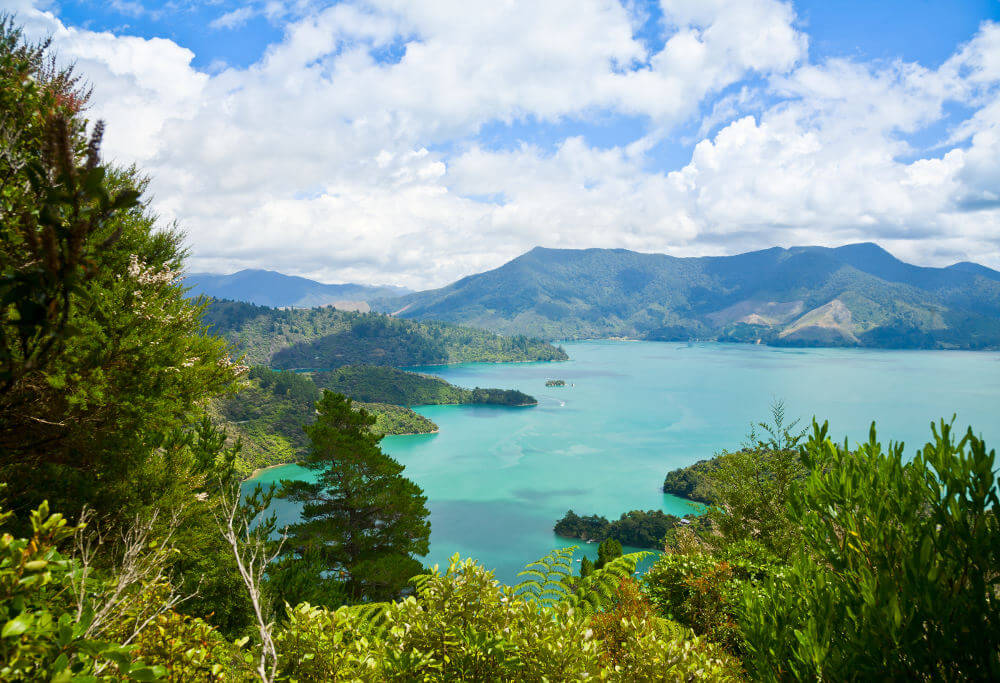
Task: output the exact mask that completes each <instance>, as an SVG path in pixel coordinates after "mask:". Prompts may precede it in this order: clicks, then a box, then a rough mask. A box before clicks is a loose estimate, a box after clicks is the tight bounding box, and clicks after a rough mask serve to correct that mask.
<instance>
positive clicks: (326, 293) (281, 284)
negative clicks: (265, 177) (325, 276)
mask: <svg viewBox="0 0 1000 683" xmlns="http://www.w3.org/2000/svg"><path fill="white" fill-rule="evenodd" d="M184 283H185V285H187V286H188V287H190V294H191V295H192V296H197V295H200V294H201V295H205V296H210V297H213V298H216V299H231V300H233V301H245V302H247V303H252V304H257V305H260V306H273V307H292V308H310V307H314V306H327V305H337V304H340V305H341V306H340V307H341V308H344V309H345V310H347V309H351V310H358V309H359V308H365V307H366V306H367V304H368V303H370V302H371V301H374V300H377V299H387V298H393V297H398V296H402V295H404V294H408V293H409V292H410V290H407V289H404V288H402V287H387V286H373V285H359V284H350V283H347V284H338V285H330V284H324V283H322V282H316V281H315V280H310V279H308V278H304V277H300V276H298V275H285V274H284V273H279V272H277V271H274V270H265V269H261V268H247V269H245V270H241V271H238V272H236V273H232V274H230V275H218V274H214V273H188V274H187V275H186V276H185V278H184ZM362 303H364V304H365V306H361V305H360V304H362Z"/></svg>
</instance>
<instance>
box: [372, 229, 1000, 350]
mask: <svg viewBox="0 0 1000 683" xmlns="http://www.w3.org/2000/svg"><path fill="white" fill-rule="evenodd" d="M377 305H378V306H379V307H381V308H382V309H383V310H387V311H390V312H394V313H395V314H396V315H398V316H402V317H407V318H412V319H417V320H427V319H434V320H444V321H448V322H452V323H460V324H464V325H472V326H475V327H480V328H483V329H487V330H492V331H495V332H499V333H503V334H529V335H535V336H540V337H545V338H550V339H552V338H560V339H573V338H587V337H611V336H627V337H635V338H642V339H651V340H664V341H670V340H690V339H717V340H723V341H737V342H757V341H760V342H763V343H769V344H778V345H789V346H810V345H823V346H831V345H832V346H867V347H893V348H965V349H982V348H996V347H998V346H1000V273H997V272H996V271H993V270H990V269H989V268H985V267H983V266H977V265H976V264H956V265H955V266H952V267H949V268H922V267H918V266H913V265H910V264H907V263H904V262H902V261H899V260H898V259H896V258H895V257H893V256H892V255H891V254H889V253H888V252H886V251H885V250H883V249H881V248H880V247H878V246H877V245H874V244H854V245H848V246H845V247H840V248H837V249H828V248H824V247H794V248H791V249H782V248H778V247H775V248H773V249H767V250H765V251H758V252H751V253H747V254H739V255H736V256H724V257H702V258H675V257H672V256H667V255H664V254H640V253H636V252H632V251H627V250H624V249H613V250H609V249H583V250H569V249H543V248H536V249H533V250H531V251H530V252H528V253H526V254H524V255H522V256H520V257H518V258H516V259H514V260H513V261H511V262H509V263H507V264H505V265H503V266H501V267H500V268H497V269H495V270H492V271H489V272H486V273H481V274H478V275H473V276H470V277H466V278H464V279H462V280H459V281H458V282H456V283H454V284H452V285H449V286H447V287H444V288H442V289H437V290H431V291H426V292H418V293H416V294H411V295H408V296H404V297H401V298H398V299H392V300H383V301H381V302H378V303H377Z"/></svg>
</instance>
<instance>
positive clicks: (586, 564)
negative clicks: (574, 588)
mask: <svg viewBox="0 0 1000 683" xmlns="http://www.w3.org/2000/svg"><path fill="white" fill-rule="evenodd" d="M593 573H594V563H593V562H592V561H591V560H590V558H589V557H587V556H586V555H584V557H583V561H582V562H580V578H582V579H585V578H587V577H588V576H590V575H591V574H593Z"/></svg>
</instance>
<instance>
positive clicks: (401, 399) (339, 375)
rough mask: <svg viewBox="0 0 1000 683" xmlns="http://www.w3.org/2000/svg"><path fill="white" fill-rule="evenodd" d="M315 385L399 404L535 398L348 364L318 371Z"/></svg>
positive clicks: (522, 402)
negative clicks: (464, 386) (325, 370)
mask: <svg viewBox="0 0 1000 683" xmlns="http://www.w3.org/2000/svg"><path fill="white" fill-rule="evenodd" d="M313 380H314V381H315V382H316V384H317V385H318V386H320V387H322V388H324V389H329V390H330V391H335V392H337V393H338V394H343V395H344V396H349V397H351V398H353V399H354V400H356V401H366V402H374V403H392V404H395V405H400V406H415V405H437V404H461V403H490V404H496V405H507V406H521V405H528V404H534V403H537V401H536V400H535V399H534V398H532V397H531V396H528V395H527V394H524V393H522V392H520V391H514V390H511V389H480V388H478V387H476V388H475V389H463V388H462V387H456V386H455V385H453V384H449V383H448V382H445V381H444V380H443V379H441V378H440V377H433V376H431V375H423V374H418V373H415V372H406V371H405V370H398V369H396V368H390V367H377V366H373V365H351V366H344V367H341V368H337V369H336V370H331V371H329V372H317V373H315V375H314V376H313Z"/></svg>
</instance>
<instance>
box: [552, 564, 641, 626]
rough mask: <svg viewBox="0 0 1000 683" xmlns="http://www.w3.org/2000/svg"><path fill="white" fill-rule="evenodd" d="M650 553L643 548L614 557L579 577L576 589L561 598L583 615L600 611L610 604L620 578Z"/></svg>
mask: <svg viewBox="0 0 1000 683" xmlns="http://www.w3.org/2000/svg"><path fill="white" fill-rule="evenodd" d="M652 554H653V553H651V552H649V551H647V550H643V551H640V552H637V553H629V554H628V555H622V556H621V557H616V558H615V559H613V560H612V561H611V562H608V563H607V564H606V565H604V566H603V567H601V568H600V569H597V570H595V571H594V573H592V574H591V575H590V576H588V577H587V578H585V579H581V580H580V581H579V582H578V583H577V587H576V590H574V591H572V592H567V594H566V595H565V597H564V598H563V600H564V601H566V602H568V603H569V604H571V605H572V606H573V608H574V609H577V610H580V611H582V612H583V613H584V614H585V615H590V614H594V613H595V612H600V611H601V610H602V609H605V608H606V607H607V606H608V605H610V603H611V599H612V597H613V596H614V594H615V591H616V590H618V585H619V584H620V583H621V580H622V579H624V578H626V577H628V576H630V575H631V574H632V573H633V572H634V571H635V568H636V567H637V566H638V564H639V563H640V562H642V561H643V560H644V559H646V558H647V557H650V556H652Z"/></svg>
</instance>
